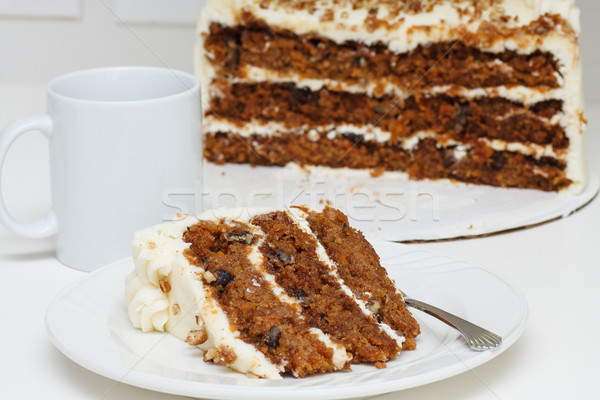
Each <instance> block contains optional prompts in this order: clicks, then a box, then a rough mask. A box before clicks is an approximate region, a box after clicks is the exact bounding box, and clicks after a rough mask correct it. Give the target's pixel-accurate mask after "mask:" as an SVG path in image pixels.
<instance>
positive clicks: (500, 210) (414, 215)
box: [182, 163, 600, 241]
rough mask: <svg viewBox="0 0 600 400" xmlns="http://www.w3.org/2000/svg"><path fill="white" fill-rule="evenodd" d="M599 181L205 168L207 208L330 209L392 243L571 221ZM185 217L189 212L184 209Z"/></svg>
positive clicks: (229, 166)
mask: <svg viewBox="0 0 600 400" xmlns="http://www.w3.org/2000/svg"><path fill="white" fill-rule="evenodd" d="M599 187H600V180H599V179H598V175H596V174H590V177H589V180H588V185H587V187H586V188H585V189H584V190H583V192H582V193H580V194H578V195H576V196H573V195H569V194H566V193H559V194H557V193H547V192H541V191H538V190H527V189H502V188H495V187H490V186H482V185H468V184H464V183H451V182H449V181H436V182H431V181H414V180H409V179H408V178H407V176H406V174H402V173H393V172H388V173H385V174H383V175H382V176H380V177H378V178H373V177H371V176H370V174H369V172H368V171H360V170H349V169H346V170H331V169H327V168H309V169H301V168H299V167H297V166H289V167H284V168H280V167H255V168H250V167H248V166H247V165H236V164H226V165H215V164H211V163H206V164H205V167H204V189H203V191H202V193H201V194H200V196H199V197H200V198H199V199H198V200H199V201H198V203H200V204H201V206H202V209H203V210H208V209H211V208H218V207H244V206H261V207H272V208H276V209H282V208H287V207H289V206H290V205H302V204H306V205H309V206H311V207H313V208H319V207H322V206H323V205H325V204H330V205H332V206H334V207H335V208H338V209H340V210H342V211H343V212H344V213H345V214H346V215H348V218H349V219H350V223H351V225H352V226H354V227H356V228H358V229H360V230H361V231H363V232H365V234H367V235H368V236H369V237H372V238H376V239H380V240H389V241H412V240H426V241H431V240H442V239H455V238H461V237H472V236H480V235H488V234H492V233H498V232H503V231H508V230H512V229H518V228H525V227H530V226H533V225H536V224H540V223H543V222H548V221H552V220H554V219H557V218H562V217H566V216H569V215H570V214H572V213H573V212H575V211H576V210H578V209H579V208H581V207H582V206H584V205H585V204H587V203H589V202H590V201H591V200H592V199H593V198H594V196H596V195H597V193H598V189H599ZM182 211H184V213H186V212H187V210H182Z"/></svg>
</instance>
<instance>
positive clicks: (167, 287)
mask: <svg viewBox="0 0 600 400" xmlns="http://www.w3.org/2000/svg"><path fill="white" fill-rule="evenodd" d="M158 284H159V286H160V291H161V292H163V293H169V292H170V291H171V284H170V283H169V281H160V282H158Z"/></svg>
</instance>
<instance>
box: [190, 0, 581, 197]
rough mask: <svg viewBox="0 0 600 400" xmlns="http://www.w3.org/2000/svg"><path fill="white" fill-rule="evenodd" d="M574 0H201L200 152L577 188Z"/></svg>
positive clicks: (211, 156)
mask: <svg viewBox="0 0 600 400" xmlns="http://www.w3.org/2000/svg"><path fill="white" fill-rule="evenodd" d="M579 31H580V26H579V10H578V9H577V8H576V7H575V4H574V0H410V1H409V0H398V1H387V0H311V1H307V0H208V4H207V6H206V8H205V9H204V10H203V12H202V14H201V16H200V19H199V23H198V32H199V41H198V46H197V54H196V69H197V74H198V77H199V78H200V79H201V80H202V88H203V93H202V96H203V102H204V104H205V114H204V123H203V128H204V135H205V136H204V138H205V157H206V159H208V160H209V161H212V162H215V163H250V164H255V165H286V164H288V163H298V164H303V165H316V166H325V167H332V168H359V169H375V170H379V171H403V172H406V173H407V174H408V176H409V177H411V178H413V179H432V180H436V179H450V180H454V181H462V182H469V183H474V184H486V185H492V186H500V187H516V188H533V189H539V190H544V191H561V190H565V191H568V192H573V193H577V192H579V191H581V190H582V188H583V187H584V185H585V183H586V167H585V162H584V151H583V141H582V134H583V130H584V126H585V120H584V118H583V100H582V89H581V88H582V83H581V60H580V48H579V39H578V34H579Z"/></svg>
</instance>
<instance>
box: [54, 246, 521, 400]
mask: <svg viewBox="0 0 600 400" xmlns="http://www.w3.org/2000/svg"><path fill="white" fill-rule="evenodd" d="M370 243H371V244H372V245H373V247H375V248H376V249H378V248H379V249H380V248H381V247H390V248H392V247H396V248H398V247H400V248H412V247H413V246H410V245H406V244H402V243H395V242H388V241H381V240H370ZM417 251H420V252H423V253H428V254H431V255H434V256H438V257H443V258H446V259H450V260H453V261H458V262H462V263H465V264H467V265H468V266H469V267H471V268H473V269H477V270H483V271H485V272H487V273H489V274H490V275H491V276H492V277H494V278H495V279H496V280H499V281H501V282H502V283H504V284H505V285H506V286H508V287H509V288H510V289H511V292H512V293H513V294H514V296H515V299H516V300H517V303H518V304H519V305H520V308H521V318H520V319H519V323H518V324H517V326H516V327H515V328H514V329H513V330H512V332H510V334H509V335H508V336H507V337H503V343H502V345H501V346H500V347H499V348H497V349H494V350H489V351H485V352H479V353H473V354H475V355H474V356H473V357H470V358H468V359H467V360H461V362H460V363H454V364H451V365H447V366H444V367H442V368H437V369H435V370H433V371H431V372H428V373H426V374H419V375H414V376H410V377H401V379H393V380H388V381H385V382H376V383H377V385H376V388H373V385H368V384H365V383H366V382H363V384H361V385H354V386H345V387H339V386H331V387H323V386H322V385H321V386H315V387H311V386H303V387H301V388H298V387H294V386H288V387H286V386H273V387H269V386H256V389H259V390H253V388H252V387H249V386H236V385H226V386H225V385H223V384H222V383H207V382H190V381H183V380H181V379H178V378H169V377H164V376H159V375H155V374H151V373H147V372H140V371H136V370H134V369H129V370H126V369H125V368H123V367H120V366H118V365H116V364H113V365H107V364H106V363H102V362H100V363H99V362H97V361H96V360H92V359H90V358H89V357H87V355H84V354H80V353H79V352H77V351H76V350H75V349H73V348H72V346H69V344H68V343H64V340H61V339H60V338H59V337H57V335H56V334H55V331H54V330H53V325H54V324H55V323H56V321H54V320H53V313H55V309H56V308H57V307H58V305H59V303H60V300H61V299H63V298H64V297H65V296H66V295H68V294H69V293H70V292H71V291H73V290H75V288H77V286H79V285H81V284H83V283H84V282H86V281H88V280H94V279H95V278H96V276H98V275H102V274H106V273H108V271H110V270H112V269H118V268H124V267H125V265H128V266H130V267H131V266H133V260H132V258H131V257H126V258H123V259H121V260H118V261H115V262H112V263H110V264H107V265H106V266H104V267H101V268H99V269H97V270H95V271H92V272H90V273H88V274H86V275H84V276H82V277H80V278H78V279H76V280H75V281H73V282H71V283H70V284H69V285H67V286H66V287H65V288H63V289H62V290H60V291H59V293H58V294H57V295H56V296H55V297H54V298H53V299H52V301H51V302H50V304H49V306H48V308H47V309H46V313H45V321H44V322H45V327H46V332H47V334H48V337H49V338H50V341H51V342H52V343H53V344H54V346H56V348H57V349H58V350H59V351H60V352H62V353H63V354H64V355H65V356H67V357H68V358H69V359H71V360H72V361H73V362H75V363H76V364H78V365H80V366H81V367H83V368H85V369H88V370H90V371H92V372H94V373H96V374H98V375H100V376H103V377H105V378H108V379H111V380H112V381H115V384H119V383H125V384H128V385H132V386H136V387H139V388H143V389H148V390H153V391H157V392H162V393H167V394H173V395H183V396H195V397H198V396H200V397H202V398H210V399H219V400H229V399H234V398H235V399H237V398H240V396H242V397H243V398H246V399H248V400H264V399H265V398H279V397H281V396H285V398H286V399H287V400H295V399H298V400H300V399H305V398H306V396H307V395H309V394H310V396H311V398H312V399H313V400H337V399H351V398H359V397H364V396H376V395H381V394H384V393H389V392H395V391H401V390H406V389H410V388H415V387H418V386H423V385H426V384H429V383H434V382H438V381H441V380H444V379H447V378H451V377H453V376H456V375H459V374H461V373H464V372H467V371H469V370H471V369H473V368H476V367H478V366H480V365H482V364H484V363H486V362H488V361H490V360H492V359H494V358H496V357H497V356H498V355H500V354H501V353H503V352H504V351H506V350H507V349H508V348H509V347H511V346H512V345H513V344H514V343H515V342H516V341H517V340H518V339H519V337H521V335H522V334H523V332H524V331H525V329H526V325H527V321H528V319H529V305H528V302H527V298H526V296H525V294H524V293H523V292H522V291H521V290H520V289H519V288H518V287H517V286H516V285H515V284H514V283H513V282H512V281H511V280H510V279H508V278H507V277H505V276H504V275H503V274H502V273H500V272H498V271H495V270H492V269H489V268H487V267H483V266H480V265H478V264H476V263H473V262H469V261H467V260H465V259H461V258H459V257H453V256H449V255H445V254H442V253H439V252H436V251H430V250H426V249H417ZM377 252H378V253H379V252H380V251H379V250H378V251H377ZM107 304H112V303H108V302H107ZM164 334H165V335H168V333H166V332H165V333H164ZM337 373H344V372H337ZM225 387H226V390H224V388H225ZM191 389H195V390H191ZM267 391H268V393H267Z"/></svg>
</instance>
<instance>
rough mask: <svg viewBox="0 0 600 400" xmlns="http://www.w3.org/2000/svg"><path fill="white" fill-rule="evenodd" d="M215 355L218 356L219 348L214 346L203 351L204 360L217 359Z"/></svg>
mask: <svg viewBox="0 0 600 400" xmlns="http://www.w3.org/2000/svg"><path fill="white" fill-rule="evenodd" d="M217 357H219V350H218V349H217V348H216V347H213V348H212V349H208V350H206V351H205V352H204V361H214V360H217ZM215 363H216V361H215Z"/></svg>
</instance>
